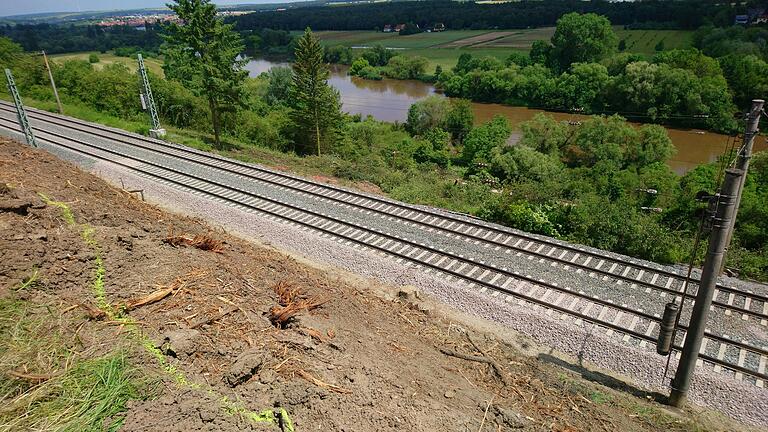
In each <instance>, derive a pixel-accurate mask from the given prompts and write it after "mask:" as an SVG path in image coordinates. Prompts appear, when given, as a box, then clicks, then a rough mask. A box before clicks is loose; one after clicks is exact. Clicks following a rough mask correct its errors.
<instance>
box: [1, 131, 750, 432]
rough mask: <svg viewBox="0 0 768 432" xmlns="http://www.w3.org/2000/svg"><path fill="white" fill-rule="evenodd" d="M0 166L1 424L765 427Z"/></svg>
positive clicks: (130, 203)
mask: <svg viewBox="0 0 768 432" xmlns="http://www.w3.org/2000/svg"><path fill="white" fill-rule="evenodd" d="M0 168H1V169H0V186H1V187H0V189H1V190H0V228H1V229H0V250H2V255H3V259H2V262H0V308H2V313H0V330H1V331H0V388H2V389H3V392H2V394H3V396H2V398H3V399H2V403H1V404H0V406H2V407H3V408H0V427H2V428H7V429H8V430H26V429H30V428H46V427H53V426H57V425H58V426H60V425H68V426H69V427H71V428H75V429H86V428H94V427H95V428H97V429H98V428H99V427H103V428H109V427H111V426H117V425H119V424H120V423H123V430H143V431H144V430H219V431H235V430H281V429H282V430H310V429H311V430H318V429H319V430H355V431H374V430H376V431H382V430H392V431H394V430H398V431H402V430H471V431H498V430H511V429H521V430H643V431H645V430H647V431H657V430H658V431H661V430H701V429H704V430H724V429H728V430H742V429H743V430H748V427H747V426H742V425H740V424H738V423H736V422H734V421H731V420H728V419H726V418H725V417H724V416H722V415H719V414H715V413H713V412H711V411H704V410H700V409H696V410H689V411H687V412H684V413H681V414H677V415H673V414H671V413H669V412H666V411H665V410H664V409H663V407H662V406H661V405H659V404H657V403H655V402H654V401H653V399H654V398H655V397H657V396H658V395H657V394H655V393H651V392H646V391H643V390H642V389H640V388H637V387H635V386H633V385H632V384H628V383H627V382H624V381H622V380H620V379H619V378H617V377H613V376H611V375H610V374H609V373H607V372H606V371H603V370H599V369H596V368H594V367H592V366H590V365H589V364H586V363H583V362H581V361H580V360H579V359H573V358H570V357H568V356H567V355H561V354H558V353H557V352H554V351H552V350H548V349H542V348H539V347H537V346H536V345H535V344H534V343H533V342H531V341H530V340H529V339H528V338H526V337H523V336H520V335H519V334H516V333H514V332H512V331H510V330H508V329H505V328H503V327H501V326H497V325H495V324H493V323H491V322H489V321H484V320H481V319H478V318H471V319H470V318H469V317H468V316H467V315H463V314H461V313H459V312H457V311H455V310H453V309H449V308H447V307H445V306H443V305H441V304H438V303H436V302H433V301H432V300H430V299H428V298H427V296H426V295H424V294H423V293H420V292H419V291H418V290H417V289H415V288H413V287H406V286H397V285H391V284H389V285H388V284H384V283H381V282H380V281H377V280H374V279H371V278H366V277H365V276H361V275H355V274H352V273H350V272H348V271H345V270H342V269H339V268H336V267H332V266H329V265H322V264H318V263H315V262H310V261H307V260H305V259H302V258H300V257H297V256H292V255H288V254H286V253H285V251H283V250H278V249H276V248H275V247H274V246H270V245H267V244H265V243H263V242H258V241H255V239H244V238H242V237H237V236H233V235H230V234H228V233H227V232H226V231H225V230H224V229H222V228H221V227H220V226H215V225H214V224H209V223H206V222H205V221H202V220H200V219H195V218H190V217H188V216H184V215H180V214H175V213H169V212H167V211H164V210H162V209H160V208H158V207H156V206H153V205H150V204H147V203H145V202H142V201H141V196H140V194H139V193H131V192H128V191H126V190H122V189H119V188H114V187H112V186H110V185H108V184H107V183H105V182H104V181H103V180H101V179H99V178H97V177H95V176H93V175H91V174H88V173H85V172H83V171H81V170H80V169H78V168H77V167H75V166H74V165H72V164H70V163H68V162H64V161H62V160H59V159H57V158H55V157H54V156H53V155H51V154H49V153H46V152H44V151H40V150H34V149H30V148H29V147H26V146H23V145H21V144H18V143H15V142H12V141H9V140H2V141H0ZM222 225H223V224H222ZM329 253H333V251H329Z"/></svg>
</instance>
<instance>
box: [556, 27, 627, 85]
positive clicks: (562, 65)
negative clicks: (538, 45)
mask: <svg viewBox="0 0 768 432" xmlns="http://www.w3.org/2000/svg"><path fill="white" fill-rule="evenodd" d="M617 43H618V38H617V37H616V34H615V33H614V32H613V28H612V27H611V22H610V21H608V19H607V18H606V17H603V16H600V15H596V14H593V13H588V14H583V15H582V14H579V13H576V12H572V13H568V14H565V15H563V16H562V17H560V19H559V20H557V28H556V29H555V34H554V35H553V36H552V52H551V58H552V60H553V64H555V65H557V66H558V67H559V69H560V70H563V71H564V70H568V68H569V67H570V66H571V65H572V64H573V63H595V62H599V61H600V60H602V59H603V58H605V57H608V56H609V55H611V54H613V53H614V52H615V51H616V46H617Z"/></svg>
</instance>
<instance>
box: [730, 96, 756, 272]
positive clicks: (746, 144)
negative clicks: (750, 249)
mask: <svg viewBox="0 0 768 432" xmlns="http://www.w3.org/2000/svg"><path fill="white" fill-rule="evenodd" d="M763 105H765V101H764V100H762V99H753V100H752V108H751V109H750V110H749V114H748V115H747V128H746V130H745V131H744V140H743V142H742V145H741V149H740V150H739V154H738V156H737V158H736V169H740V170H742V171H744V175H743V176H742V177H741V182H739V191H738V194H737V195H736V204H735V205H736V209H737V210H738V208H739V205H740V204H741V194H742V193H743V192H744V183H745V182H746V181H747V171H749V161H750V159H752V147H753V146H754V143H755V137H756V136H757V134H758V132H759V128H760V116H761V115H762V113H763ZM735 229H736V218H735V217H734V218H733V220H732V221H731V227H730V229H729V230H728V239H727V241H726V242H725V244H726V250H727V248H728V247H730V244H731V239H732V238H733V231H734V230H735ZM722 268H725V260H723V267H722Z"/></svg>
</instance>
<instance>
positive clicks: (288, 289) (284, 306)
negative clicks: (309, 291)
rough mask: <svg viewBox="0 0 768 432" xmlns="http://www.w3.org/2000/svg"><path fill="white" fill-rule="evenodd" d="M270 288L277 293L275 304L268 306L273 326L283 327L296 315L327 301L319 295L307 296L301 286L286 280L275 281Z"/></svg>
mask: <svg viewBox="0 0 768 432" xmlns="http://www.w3.org/2000/svg"><path fill="white" fill-rule="evenodd" d="M272 290H273V291H274V292H275V294H277V298H278V303H279V305H277V306H272V307H271V308H269V320H270V321H271V322H272V324H273V325H274V326H275V327H278V328H283V327H285V325H286V324H287V323H288V322H289V321H290V320H291V319H293V318H294V317H295V316H296V315H298V314H300V313H302V312H305V311H306V312H308V311H311V310H313V309H317V308H318V307H320V306H322V305H323V304H324V303H326V302H327V301H328V299H327V298H321V297H319V296H313V297H307V296H306V295H304V293H303V292H302V291H301V288H299V287H294V286H293V284H291V283H290V282H286V281H281V282H278V283H276V284H275V285H274V286H273V287H272Z"/></svg>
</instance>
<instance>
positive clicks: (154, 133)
mask: <svg viewBox="0 0 768 432" xmlns="http://www.w3.org/2000/svg"><path fill="white" fill-rule="evenodd" d="M149 136H151V137H152V138H157V139H163V138H164V137H165V129H162V128H161V129H150V130H149Z"/></svg>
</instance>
